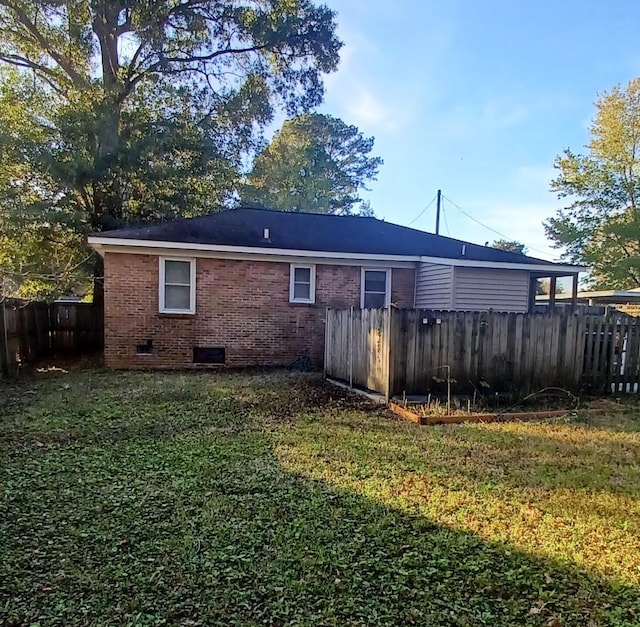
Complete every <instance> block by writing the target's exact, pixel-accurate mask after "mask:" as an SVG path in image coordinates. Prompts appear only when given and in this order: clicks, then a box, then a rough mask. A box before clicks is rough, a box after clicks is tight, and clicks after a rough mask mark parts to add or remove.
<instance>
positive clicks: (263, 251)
mask: <svg viewBox="0 0 640 627" xmlns="http://www.w3.org/2000/svg"><path fill="white" fill-rule="evenodd" d="M88 243H89V245H90V246H91V247H92V248H93V249H94V250H96V251H97V252H98V253H100V254H101V255H102V254H104V252H108V249H112V250H113V249H118V248H150V249H159V250H183V251H188V252H198V251H201V252H210V253H211V252H220V253H240V254H247V255H251V254H256V255H273V256H290V257H315V258H319V257H320V258H322V257H324V258H327V259H363V260H369V261H370V260H379V261H403V262H415V263H434V264H440V265H449V266H467V267H475V268H502V269H505V270H527V271H529V272H536V273H548V274H547V275H546V276H549V274H551V275H554V274H555V275H558V273H562V272H566V273H567V274H576V273H579V272H586V267H584V266H573V265H563V264H539V265H538V264H531V263H517V262H503V261H478V260H474V259H457V258H453V257H431V256H429V255H390V254H372V253H343V252H331V251H319V250H297V249H292V248H260V247H255V246H228V245H224V244H200V243H192V242H167V241H157V240H137V239H125V238H115V237H100V236H90V237H89V238H88Z"/></svg>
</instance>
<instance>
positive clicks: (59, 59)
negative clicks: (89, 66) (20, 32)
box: [0, 0, 89, 87]
mask: <svg viewBox="0 0 640 627" xmlns="http://www.w3.org/2000/svg"><path fill="white" fill-rule="evenodd" d="M0 4H1V5H4V6H5V7H7V8H8V9H9V10H10V11H13V12H14V14H15V15H16V17H17V20H18V22H19V23H20V24H22V25H23V26H24V27H25V28H26V29H27V31H28V32H29V33H30V34H31V36H32V37H33V39H35V40H36V42H38V44H40V47H41V48H42V49H43V50H44V51H45V52H46V53H47V54H48V55H49V56H50V57H51V58H52V59H53V60H54V61H55V62H56V63H57V64H58V66H59V67H60V69H62V70H63V71H64V73H65V74H66V75H67V76H68V77H69V79H70V80H71V82H72V83H73V84H74V85H75V86H76V87H88V85H89V83H88V81H87V79H86V78H85V77H84V76H82V74H80V73H79V72H77V71H76V70H75V69H74V68H73V64H72V63H71V62H70V61H69V60H68V59H65V58H64V57H63V56H62V55H61V54H60V53H58V52H57V51H56V50H55V49H54V47H53V46H52V45H51V42H49V41H48V40H47V38H46V37H45V36H44V35H43V34H42V33H41V32H40V31H39V30H38V27H37V25H36V24H35V23H34V22H33V21H32V20H31V19H29V16H28V15H27V14H26V12H25V11H24V10H23V9H22V8H21V7H20V6H18V5H17V4H15V3H13V2H10V1H6V0H5V1H2V2H0ZM40 67H42V66H40ZM38 71H41V70H40V68H38ZM56 78H57V77H56Z"/></svg>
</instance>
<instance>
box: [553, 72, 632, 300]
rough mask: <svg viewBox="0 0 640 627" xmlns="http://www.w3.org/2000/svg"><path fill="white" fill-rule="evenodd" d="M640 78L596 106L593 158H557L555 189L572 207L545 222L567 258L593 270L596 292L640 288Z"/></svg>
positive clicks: (574, 155) (570, 155)
mask: <svg viewBox="0 0 640 627" xmlns="http://www.w3.org/2000/svg"><path fill="white" fill-rule="evenodd" d="M639 157H640V78H636V79H634V80H632V81H630V82H629V84H628V85H627V87H626V88H624V89H623V88H621V87H615V88H614V89H613V90H612V91H611V92H609V93H605V94H603V95H602V96H601V97H600V98H599V99H598V101H597V102H596V115H595V118H594V120H593V123H592V125H591V141H590V143H589V154H587V155H581V154H577V153H574V152H573V151H571V150H566V151H565V152H564V153H563V154H562V155H561V156H559V157H558V158H557V159H556V163H555V167H556V168H557V170H558V172H559V173H558V176H557V178H556V179H554V180H553V181H552V183H551V189H552V190H553V191H556V192H558V196H559V198H566V199H568V201H569V202H570V204H569V205H568V206H567V207H565V208H563V209H561V210H559V211H558V212H557V215H556V216H555V217H553V218H551V219H549V220H548V221H547V222H546V225H545V228H546V232H547V236H548V237H549V238H550V239H552V240H553V241H554V242H555V245H556V246H557V247H558V248H562V249H564V251H565V256H566V258H567V259H569V260H571V261H573V262H578V263H584V264H586V265H587V266H589V269H590V279H591V280H590V283H591V286H592V287H594V288H608V289H625V288H631V287H638V286H640V207H639V206H638V198H639V193H640V179H639V176H640V161H639Z"/></svg>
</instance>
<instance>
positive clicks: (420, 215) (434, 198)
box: [408, 196, 436, 226]
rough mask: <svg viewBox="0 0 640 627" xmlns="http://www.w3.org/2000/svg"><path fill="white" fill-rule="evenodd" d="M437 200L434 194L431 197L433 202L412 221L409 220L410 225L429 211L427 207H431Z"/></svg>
mask: <svg viewBox="0 0 640 627" xmlns="http://www.w3.org/2000/svg"><path fill="white" fill-rule="evenodd" d="M435 201H436V197H435V196H434V197H433V198H432V199H431V202H430V203H429V204H428V205H427V206H426V207H425V208H424V209H423V210H422V211H421V212H420V213H419V214H418V215H417V216H416V217H415V218H414V219H413V220H411V222H409V224H408V226H411V225H412V224H413V223H414V222H416V221H417V220H419V219H420V218H421V217H422V216H423V215H424V214H425V212H426V211H427V209H429V207H431V205H432V204H433V203H434V202H435Z"/></svg>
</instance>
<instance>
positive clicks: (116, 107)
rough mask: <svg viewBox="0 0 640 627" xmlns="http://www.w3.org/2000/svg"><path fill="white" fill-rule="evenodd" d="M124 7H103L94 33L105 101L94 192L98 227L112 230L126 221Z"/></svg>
mask: <svg viewBox="0 0 640 627" xmlns="http://www.w3.org/2000/svg"><path fill="white" fill-rule="evenodd" d="M121 9H122V7H121V3H120V2H118V1H116V2H112V1H108V0H107V1H105V2H103V3H101V5H100V8H99V10H98V12H97V15H96V18H95V20H94V21H93V31H94V33H95V34H96V36H97V37H98V41H99V42H100V57H101V61H102V84H103V88H104V98H103V100H102V102H101V103H100V105H99V109H98V115H99V120H100V130H99V135H98V154H97V169H98V172H99V174H100V176H99V180H100V184H99V185H98V186H97V187H96V188H95V190H94V202H95V205H96V206H95V213H96V226H97V227H98V228H99V230H101V231H103V230H108V229H112V228H115V227H116V226H118V225H119V222H120V220H121V219H122V198H121V196H120V187H119V185H118V180H117V176H116V173H115V171H114V170H115V167H116V165H117V161H118V151H119V148H120V119H121V115H122V102H123V98H124V86H123V85H122V81H121V79H120V76H119V71H120V59H119V57H118V16H119V14H120V11H121Z"/></svg>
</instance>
